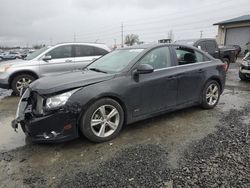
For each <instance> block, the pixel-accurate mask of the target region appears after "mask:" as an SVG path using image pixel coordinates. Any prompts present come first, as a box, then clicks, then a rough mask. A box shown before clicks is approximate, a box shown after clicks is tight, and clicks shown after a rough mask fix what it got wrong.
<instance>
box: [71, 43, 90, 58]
mask: <svg viewBox="0 0 250 188" xmlns="http://www.w3.org/2000/svg"><path fill="white" fill-rule="evenodd" d="M86 56H95V50H94V47H93V46H86V45H75V57H86Z"/></svg>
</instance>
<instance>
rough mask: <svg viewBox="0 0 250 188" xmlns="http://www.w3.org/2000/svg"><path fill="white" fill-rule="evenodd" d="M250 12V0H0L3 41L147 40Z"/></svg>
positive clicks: (207, 27) (208, 32)
mask: <svg viewBox="0 0 250 188" xmlns="http://www.w3.org/2000/svg"><path fill="white" fill-rule="evenodd" d="M246 14H250V0H0V23H1V24H0V46H24V47H26V46H32V45H36V44H46V45H52V44H56V43H60V42H72V41H77V42H98V43H105V44H107V45H109V46H111V45H114V44H115V43H116V44H120V43H121V30H122V27H121V25H122V24H123V31H124V37H125V36H126V35H127V34H131V33H133V34H137V35H138V36H139V38H140V40H141V41H143V42H145V43H150V42H155V41H158V39H162V38H167V37H168V33H169V31H170V30H172V33H173V36H174V40H181V39H190V38H199V37H200V35H201V31H202V37H215V36H216V34H217V26H213V24H214V23H216V22H219V21H223V20H227V19H231V18H234V17H238V16H242V15H246Z"/></svg>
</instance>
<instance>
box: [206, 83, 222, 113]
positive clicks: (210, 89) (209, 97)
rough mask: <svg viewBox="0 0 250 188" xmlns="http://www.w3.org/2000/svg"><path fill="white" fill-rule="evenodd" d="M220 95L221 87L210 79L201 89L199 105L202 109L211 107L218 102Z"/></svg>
mask: <svg viewBox="0 0 250 188" xmlns="http://www.w3.org/2000/svg"><path fill="white" fill-rule="evenodd" d="M220 95H221V88H220V85H219V83H218V82H217V81H215V80H210V81H208V82H207V83H206V85H205V87H204V89H203V91H202V103H201V106H202V108H204V109H212V108H214V107H215V106H216V105H217V103H218V102H219V99H220Z"/></svg>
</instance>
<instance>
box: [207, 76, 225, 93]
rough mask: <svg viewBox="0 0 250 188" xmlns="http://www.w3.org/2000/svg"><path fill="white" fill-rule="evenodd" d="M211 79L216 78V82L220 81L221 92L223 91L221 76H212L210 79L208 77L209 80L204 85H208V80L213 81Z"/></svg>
mask: <svg viewBox="0 0 250 188" xmlns="http://www.w3.org/2000/svg"><path fill="white" fill-rule="evenodd" d="M211 80H214V81H216V82H218V84H219V86H220V94H221V93H222V90H223V85H222V81H221V80H220V78H219V77H217V76H212V77H210V78H209V79H207V81H206V82H205V84H204V85H206V83H207V82H209V81H211Z"/></svg>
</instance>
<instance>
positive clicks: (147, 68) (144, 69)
mask: <svg viewBox="0 0 250 188" xmlns="http://www.w3.org/2000/svg"><path fill="white" fill-rule="evenodd" d="M152 72H154V68H153V67H152V65H149V64H140V65H139V66H138V67H137V69H136V70H135V73H136V74H148V73H152Z"/></svg>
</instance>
